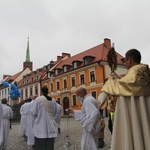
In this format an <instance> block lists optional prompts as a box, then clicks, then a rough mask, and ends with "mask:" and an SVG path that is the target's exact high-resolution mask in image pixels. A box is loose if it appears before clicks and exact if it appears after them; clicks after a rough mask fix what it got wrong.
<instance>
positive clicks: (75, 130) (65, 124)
mask: <svg viewBox="0 0 150 150" xmlns="http://www.w3.org/2000/svg"><path fill="white" fill-rule="evenodd" d="M105 123H106V127H105V146H104V148H100V149H99V150H109V149H110V142H111V134H110V132H109V130H108V125H107V123H108V118H105ZM19 127H20V124H19V123H13V124H12V129H11V130H10V134H9V141H8V147H7V150H33V149H32V147H31V146H27V143H26V140H25V139H24V138H23V137H19V136H18V135H19ZM67 136H68V138H67ZM81 136H82V126H81V124H80V122H78V121H75V120H74V118H62V119H61V133H60V134H59V136H58V137H57V138H56V140H55V150H64V147H65V146H66V144H69V147H70V149H69V150H80V149H81ZM66 140H67V141H68V142H66Z"/></svg>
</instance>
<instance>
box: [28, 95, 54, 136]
mask: <svg viewBox="0 0 150 150" xmlns="http://www.w3.org/2000/svg"><path fill="white" fill-rule="evenodd" d="M41 99H43V100H44V96H43V97H42V96H41V97H37V98H36V99H35V100H34V103H33V104H32V105H31V109H30V112H31V114H32V115H33V117H34V126H33V132H34V136H35V137H37V138H55V137H57V131H56V126H55V125H54V120H53V118H54V116H55V115H56V101H55V100H54V99H52V100H51V101H50V100H47V104H49V106H47V107H49V109H50V110H51V113H52V115H53V116H51V117H50V115H49V113H48V111H47V110H46V108H45V106H44V105H43V103H42V101H41Z"/></svg>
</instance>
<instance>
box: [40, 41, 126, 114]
mask: <svg viewBox="0 0 150 150" xmlns="http://www.w3.org/2000/svg"><path fill="white" fill-rule="evenodd" d="M110 48H111V42H110V40H109V39H104V43H102V44H100V45H98V46H96V47H93V48H91V49H88V50H86V51H83V52H81V53H79V54H77V55H74V56H72V57H71V56H70V57H68V58H67V59H65V60H62V61H61V62H59V63H58V64H57V65H55V66H54V67H53V68H51V69H50V70H49V71H48V73H47V74H46V75H45V77H43V79H42V83H41V85H42V86H47V87H48V88H49V95H50V96H52V97H53V98H55V99H56V100H57V101H58V102H59V103H60V104H61V105H62V107H63V110H64V114H66V111H65V110H66V109H67V108H72V109H74V110H75V109H76V110H77V109H81V106H82V103H81V102H80V101H79V100H78V99H77V97H76V89H77V88H78V87H80V86H82V87H85V88H86V89H87V92H88V93H90V94H91V95H93V96H94V97H95V98H96V99H97V98H98V95H99V94H100V91H101V88H102V86H103V84H104V81H105V79H106V78H107V77H108V76H109V74H110V72H111V71H110V68H109V67H108V63H107V54H108V51H109V49H110ZM121 58H122V56H121V55H120V54H118V53H117V59H118V72H119V74H123V73H124V72H125V71H126V69H125V67H124V65H123V64H122V62H121Z"/></svg>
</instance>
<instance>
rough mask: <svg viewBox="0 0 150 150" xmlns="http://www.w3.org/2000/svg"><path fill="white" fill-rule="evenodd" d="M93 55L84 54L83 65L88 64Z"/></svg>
mask: <svg viewBox="0 0 150 150" xmlns="http://www.w3.org/2000/svg"><path fill="white" fill-rule="evenodd" d="M94 58H95V57H93V56H85V57H84V65H89V64H90V63H91V62H92V61H93V59H94Z"/></svg>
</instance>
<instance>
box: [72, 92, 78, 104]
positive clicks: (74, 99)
mask: <svg viewBox="0 0 150 150" xmlns="http://www.w3.org/2000/svg"><path fill="white" fill-rule="evenodd" d="M72 99H73V102H72V104H73V106H74V105H77V102H76V95H73V97H72Z"/></svg>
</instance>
